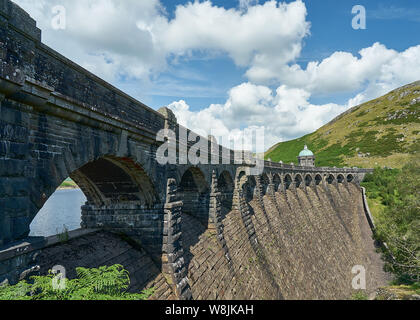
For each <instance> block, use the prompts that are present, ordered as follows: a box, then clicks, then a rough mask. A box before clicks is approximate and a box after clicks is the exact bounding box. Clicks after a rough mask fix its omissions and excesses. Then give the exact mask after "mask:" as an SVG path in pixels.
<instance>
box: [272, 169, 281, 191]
mask: <svg viewBox="0 0 420 320" xmlns="http://www.w3.org/2000/svg"><path fill="white" fill-rule="evenodd" d="M273 184H274V192H277V191H279V189H280V186H281V178H280V176H279V175H278V174H277V173H276V174H274V176H273Z"/></svg>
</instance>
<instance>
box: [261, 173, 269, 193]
mask: <svg viewBox="0 0 420 320" xmlns="http://www.w3.org/2000/svg"><path fill="white" fill-rule="evenodd" d="M269 184H270V179H269V178H268V176H267V174H266V173H263V174H262V175H261V189H262V193H263V195H265V194H267V191H268V186H269Z"/></svg>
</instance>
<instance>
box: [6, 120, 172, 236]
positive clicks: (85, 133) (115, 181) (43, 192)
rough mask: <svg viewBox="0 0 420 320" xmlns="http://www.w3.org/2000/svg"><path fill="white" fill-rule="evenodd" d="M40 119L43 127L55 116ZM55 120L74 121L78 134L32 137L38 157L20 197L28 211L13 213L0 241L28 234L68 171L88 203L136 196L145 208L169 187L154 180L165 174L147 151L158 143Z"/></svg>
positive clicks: (131, 198) (128, 200) (32, 164)
mask: <svg viewBox="0 0 420 320" xmlns="http://www.w3.org/2000/svg"><path fill="white" fill-rule="evenodd" d="M36 119H37V121H38V125H39V126H42V128H43V130H46V129H44V127H43V126H46V125H47V124H48V123H49V122H48V121H50V122H51V120H48V121H46V120H43V119H44V117H43V116H42V115H40V116H39V117H38V118H36ZM56 121H60V123H61V124H62V125H63V126H64V127H65V126H69V127H71V128H72V129H73V130H74V131H75V133H74V136H75V137H76V139H74V140H72V141H73V142H72V143H67V144H65V145H63V144H62V142H60V141H59V140H57V141H55V140H53V138H50V139H45V140H34V141H39V143H34V144H33V146H31V147H32V154H33V155H34V158H31V160H30V166H28V168H31V170H32V171H31V174H30V175H29V177H28V178H27V180H26V181H27V182H26V188H27V190H28V191H27V195H28V196H27V201H23V200H22V201H21V206H22V207H23V206H26V210H25V212H26V213H25V215H24V216H19V217H16V218H14V219H15V220H16V221H14V222H11V223H10V225H9V227H8V228H7V232H5V233H4V234H3V235H0V241H1V240H2V239H1V238H3V239H4V241H5V242H7V241H10V240H18V239H21V238H25V237H27V236H28V234H29V232H30V225H31V222H32V221H33V219H34V218H35V217H36V215H37V214H38V212H39V211H40V210H41V209H42V207H43V206H44V204H45V203H46V201H47V200H48V199H49V198H50V197H51V196H52V194H53V193H54V192H55V191H56V189H57V188H58V187H59V186H60V185H61V183H62V182H63V181H64V180H65V179H67V178H68V177H71V178H73V179H74V180H75V181H76V183H77V184H78V185H79V186H80V187H81V189H82V191H83V192H84V194H85V195H86V197H87V199H88V203H89V204H90V205H96V206H100V205H101V206H104V205H109V204H111V203H114V204H116V203H118V204H121V203H127V202H136V203H137V204H138V205H141V206H142V207H143V208H145V209H147V208H152V207H154V206H156V204H157V203H160V202H161V201H162V199H163V198H164V190H165V188H161V184H162V183H156V181H162V180H164V179H162V173H164V171H165V170H164V168H163V167H160V166H159V165H158V164H157V163H156V162H155V161H154V160H153V159H150V156H148V154H150V153H151V152H153V150H152V149H153V148H154V146H151V145H140V144H139V143H133V142H129V139H128V137H127V136H125V138H122V137H121V134H116V133H115V132H106V131H103V130H95V129H94V128H91V127H87V126H82V125H75V124H74V123H71V122H67V121H66V120H65V119H59V120H58V119H57V120H56ZM73 127H74V128H73ZM39 130H41V129H39ZM67 130H69V129H67ZM31 139H32V138H31ZM57 139H59V138H57ZM69 141H70V139H69ZM42 143H45V145H43V144H42ZM123 144H124V145H125V148H122V145H123ZM58 146H60V148H59V147H58ZM43 148H47V149H46V150H50V149H52V148H56V152H55V153H54V154H52V153H47V152H46V151H45V152H42V151H40V150H43ZM122 149H124V150H123V152H122ZM58 151H59V152H58ZM35 155H36V157H35ZM158 167H160V168H158ZM163 183H164V181H163ZM111 185H112V188H111Z"/></svg>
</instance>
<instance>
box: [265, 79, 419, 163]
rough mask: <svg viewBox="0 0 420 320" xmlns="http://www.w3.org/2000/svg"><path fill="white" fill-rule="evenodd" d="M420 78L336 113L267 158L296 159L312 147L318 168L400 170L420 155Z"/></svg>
mask: <svg viewBox="0 0 420 320" xmlns="http://www.w3.org/2000/svg"><path fill="white" fill-rule="evenodd" d="M419 133H420V81H417V82H414V83H412V84H409V85H406V86H403V87H401V88H398V89H396V90H393V91H391V92H390V93H388V94H386V95H385V96H382V97H380V98H378V99H375V100H372V101H369V102H366V103H364V104H361V105H359V106H356V107H354V108H352V109H349V110H348V111H346V112H345V113H343V114H341V115H340V116H338V117H337V118H336V119H334V120H333V121H331V122H330V123H328V124H327V125H325V126H323V127H322V128H320V129H319V130H317V131H315V132H314V133H311V134H308V135H306V136H303V137H301V138H299V139H295V140H291V141H286V142H281V143H278V144H277V145H275V146H273V147H272V148H270V149H269V150H268V151H267V152H266V153H265V158H266V159H269V158H270V159H271V160H272V161H275V162H279V161H283V162H284V163H290V162H294V163H296V162H297V155H298V154H299V152H300V151H301V150H302V149H303V146H304V145H305V144H307V145H308V147H309V149H311V150H312V151H313V152H314V154H315V157H316V165H317V166H321V167H322V166H337V167H343V166H348V167H353V166H357V167H361V168H372V167H376V166H381V167H383V166H388V167H393V168H401V167H402V166H403V165H404V164H405V163H407V162H409V161H410V160H411V159H413V158H414V157H416V156H417V157H418V153H419V152H420V143H419V140H418V136H419Z"/></svg>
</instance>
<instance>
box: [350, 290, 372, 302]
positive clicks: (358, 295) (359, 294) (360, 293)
mask: <svg viewBox="0 0 420 320" xmlns="http://www.w3.org/2000/svg"><path fill="white" fill-rule="evenodd" d="M351 300H368V296H367V295H366V293H365V292H363V291H357V292H356V293H354V294H353V295H352V296H351Z"/></svg>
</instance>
